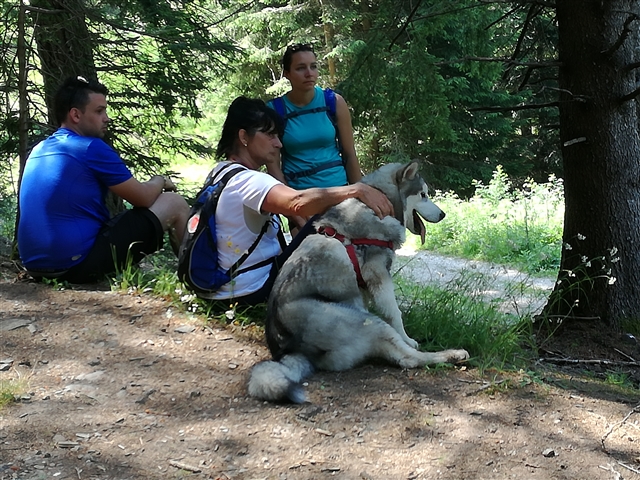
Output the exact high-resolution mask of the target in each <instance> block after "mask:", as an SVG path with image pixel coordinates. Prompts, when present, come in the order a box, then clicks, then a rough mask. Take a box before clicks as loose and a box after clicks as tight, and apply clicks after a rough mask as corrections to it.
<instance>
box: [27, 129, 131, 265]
mask: <svg viewBox="0 0 640 480" xmlns="http://www.w3.org/2000/svg"><path fill="white" fill-rule="evenodd" d="M131 176H132V175H131V172H130V171H129V169H128V168H127V167H126V165H125V164H124V163H123V162H122V160H121V159H120V156H119V155H118V154H117V153H116V151H115V150H114V149H113V148H111V147H110V146H109V145H107V144H106V143H105V142H104V141H103V140H102V139H100V138H96V137H85V136H82V135H78V134H77V133H75V132H73V131H72V130H69V129H66V128H60V129H58V130H57V131H56V132H55V133H54V134H53V135H51V136H50V137H49V138H47V139H46V140H44V141H42V142H40V143H39V144H38V145H36V147H35V148H34V149H33V151H32V152H31V154H30V155H29V158H28V159H27V162H26V165H25V168H24V172H23V175H22V182H21V184H20V221H19V223H18V250H19V252H20V258H21V260H22V263H23V264H24V266H25V267H26V268H27V269H31V270H66V269H68V268H70V267H72V266H74V265H76V264H78V263H80V262H81V261H82V260H83V259H84V257H85V255H86V254H87V253H89V250H90V249H91V247H92V246H93V244H94V242H95V239H96V237H97V236H98V232H99V230H100V229H101V228H102V227H103V225H104V224H105V223H106V222H107V221H108V220H109V211H108V209H107V207H106V204H105V197H106V194H107V191H108V187H111V186H113V185H118V184H120V183H122V182H125V181H127V180H129V179H130V178H131Z"/></svg>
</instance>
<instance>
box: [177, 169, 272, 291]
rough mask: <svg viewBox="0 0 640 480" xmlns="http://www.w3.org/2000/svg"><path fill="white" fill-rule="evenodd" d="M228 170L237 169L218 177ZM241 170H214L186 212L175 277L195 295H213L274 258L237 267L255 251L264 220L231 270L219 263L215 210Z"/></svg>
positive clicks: (263, 228) (263, 231) (263, 230)
mask: <svg viewBox="0 0 640 480" xmlns="http://www.w3.org/2000/svg"><path fill="white" fill-rule="evenodd" d="M229 167H236V168H232V169H231V170H229V171H228V172H226V173H225V174H224V175H223V176H222V178H220V174H221V173H222V172H223V171H224V170H227V169H228V168H229ZM243 170H246V168H245V167H243V166H241V165H238V164H236V163H231V164H229V165H225V166H224V167H222V168H221V169H219V170H218V171H216V169H213V170H212V171H211V172H210V173H209V175H208V176H207V180H206V181H205V184H204V186H203V187H202V189H201V190H200V192H199V193H198V195H197V197H196V200H195V203H194V204H193V206H192V207H191V211H190V212H189V219H188V221H187V229H186V231H185V235H184V238H183V240H182V245H180V250H179V252H178V278H179V279H180V280H181V281H182V282H183V283H184V284H185V285H186V286H187V287H189V288H190V289H191V290H192V291H194V292H195V293H196V294H200V295H202V294H205V295H206V294H212V293H215V292H216V291H217V290H218V289H219V288H220V287H222V286H223V285H225V284H227V283H229V282H230V281H231V280H232V279H233V278H235V276H236V275H239V274H240V273H243V272H246V271H249V270H254V269H256V268H260V267H263V266H265V265H268V264H269V263H271V262H272V261H273V259H268V260H265V261H262V262H259V263H257V264H256V265H252V266H250V267H248V268H246V269H242V270H241V269H240V265H242V263H243V262H244V261H245V260H246V259H247V258H248V257H249V255H251V253H252V252H253V251H254V250H255V248H256V247H257V246H258V243H260V239H261V238H262V236H263V235H264V233H265V232H266V231H267V228H268V227H269V224H270V223H271V222H270V221H266V222H265V223H264V226H263V227H262V230H261V231H260V234H259V235H258V237H257V238H256V240H255V241H254V242H253V244H252V245H251V247H249V249H248V250H247V251H246V252H245V253H244V255H242V256H241V257H240V258H239V259H238V261H237V262H236V263H234V264H233V265H232V266H231V268H229V269H228V270H225V269H223V268H222V267H220V264H219V263H218V245H217V240H216V208H217V207H218V200H219V199H220V195H221V194H222V190H223V189H224V187H225V186H226V185H227V182H228V181H229V180H230V179H231V177H233V176H234V175H236V174H237V173H240V172H241V171H243ZM216 178H220V180H216ZM279 234H281V232H279ZM279 238H280V237H279Z"/></svg>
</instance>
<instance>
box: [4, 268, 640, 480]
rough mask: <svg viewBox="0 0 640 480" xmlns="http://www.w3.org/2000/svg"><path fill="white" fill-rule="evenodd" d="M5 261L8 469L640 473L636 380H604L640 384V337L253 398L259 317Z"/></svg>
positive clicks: (342, 376) (170, 473) (378, 374)
mask: <svg viewBox="0 0 640 480" xmlns="http://www.w3.org/2000/svg"><path fill="white" fill-rule="evenodd" d="M0 272H2V273H1V277H2V278H1V280H0V381H9V380H13V381H19V382H21V383H22V384H23V385H24V386H25V389H24V393H23V394H22V395H20V398H19V399H18V401H17V402H14V403H11V404H10V405H9V406H7V407H5V408H4V409H2V410H0V480H5V479H6V480H8V479H28V480H36V479H59V480H62V479H66V480H71V479H74V480H83V479H101V480H107V479H118V480H124V479H167V478H168V479H171V478H195V479H292V480H293V479H323V478H330V477H333V478H340V479H452V480H453V479H455V480H460V479H474V480H475V479H477V480H480V479H487V480H489V479H492V480H497V479H507V478H519V479H535V478H538V479H589V480H591V479H607V480H609V479H623V478H624V479H633V478H638V479H640V404H639V402H640V394H638V395H634V394H633V392H632V393H631V394H630V393H629V392H628V391H624V392H623V391H622V390H618V389H617V388H616V387H615V386H612V385H609V386H606V385H603V384H602V383H598V382H596V381H595V380H596V379H597V378H599V377H600V376H602V375H603V374H604V372H606V371H607V370H609V369H613V368H614V367H617V368H618V371H620V369H623V370H624V369H626V370H627V371H628V372H629V377H630V378H631V379H632V380H633V381H635V384H636V386H637V385H638V384H639V383H640V382H639V377H638V371H639V370H640V369H639V368H638V363H637V362H636V361H635V359H640V348H639V347H638V345H637V343H634V340H633V339H632V338H631V339H630V338H628V337H620V338H619V339H602V338H601V339H599V340H598V341H597V342H594V341H593V340H588V341H587V340H585V339H583V338H580V337H578V336H577V334H576V335H574V336H570V337H568V338H567V339H565V341H564V343H562V344H555V345H554V344H549V345H548V346H547V349H546V350H545V351H544V352H543V353H542V355H543V356H545V357H552V358H559V356H561V355H564V356H567V355H568V356H571V357H572V358H573V359H581V360H603V359H607V360H608V361H610V362H615V365H613V364H609V365H607V364H605V363H602V362H600V363H585V362H583V363H575V364H571V363H568V364H565V365H562V364H557V363H551V362H546V361H541V362H539V363H538V364H536V365H534V366H532V368H531V371H530V372H521V373H519V374H512V375H505V374H495V373H487V374H485V375H484V376H481V375H480V374H479V373H478V371H476V370H475V369H473V368H470V367H464V366H462V367H459V368H456V369H454V370H444V371H443V370H439V371H435V372H434V371H433V370H432V371H425V370H422V371H407V370H401V369H397V368H393V367H389V366H386V365H380V364H376V365H365V366H362V367H360V368H357V369H355V370H352V371H349V372H344V373H319V374H316V375H315V376H313V377H312V378H311V379H310V381H309V385H308V386H307V387H306V388H307V392H308V396H309V398H310V403H307V404H303V405H273V404H266V403H262V402H258V401H256V400H254V399H251V398H249V397H248V396H247V394H246V388H245V382H246V379H247V375H248V372H249V370H250V368H251V366H252V365H254V364H255V363H256V362H257V361H259V360H262V359H265V358H267V357H268V351H267V348H266V345H265V342H264V341H263V339H262V337H261V335H260V331H259V329H256V328H254V327H238V326H233V325H227V326H225V325H221V324H208V325H204V324H203V321H202V320H199V319H195V318H193V317H190V316H189V315H187V314H185V313H183V312H181V311H180V310H179V309H177V308H175V307H172V306H171V305H170V304H169V303H167V302H165V301H163V300H161V299H157V298H152V297H150V296H147V295H128V294H122V293H113V292H110V291H108V289H107V288H106V287H105V286H102V287H100V286H98V287H95V286H93V287H86V288H81V287H77V288H73V289H69V290H62V291H60V290H54V289H53V288H51V287H48V286H46V285H42V284H36V283H33V282H31V281H28V280H26V279H24V278H20V277H19V276H18V275H16V272H15V270H13V267H12V266H11V264H10V263H8V262H6V261H5V262H4V263H3V268H2V269H1V270H0ZM605 340H606V341H605ZM616 349H617V350H618V351H616ZM634 362H635V365H634V364H633V363H634ZM587 369H588V371H587Z"/></svg>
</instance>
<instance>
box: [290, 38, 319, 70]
mask: <svg viewBox="0 0 640 480" xmlns="http://www.w3.org/2000/svg"><path fill="white" fill-rule="evenodd" d="M298 52H311V53H313V54H314V55H315V54H316V52H314V51H313V47H312V46H311V44H309V43H296V44H295V45H289V46H288V47H287V49H286V50H285V52H284V55H283V56H282V70H284V71H285V72H288V71H289V69H290V68H291V59H292V57H293V54H294V53H298Z"/></svg>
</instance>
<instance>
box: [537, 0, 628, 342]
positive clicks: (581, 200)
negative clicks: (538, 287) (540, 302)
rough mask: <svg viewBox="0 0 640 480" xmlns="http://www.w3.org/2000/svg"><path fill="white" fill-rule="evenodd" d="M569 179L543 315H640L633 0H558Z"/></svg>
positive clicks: (618, 319) (611, 323)
mask: <svg viewBox="0 0 640 480" xmlns="http://www.w3.org/2000/svg"><path fill="white" fill-rule="evenodd" d="M556 11H557V18H558V35H559V56H560V61H561V64H562V66H561V67H560V76H559V87H560V92H561V94H560V140H561V142H562V146H561V148H562V158H563V166H564V181H565V218H564V234H563V250H562V258H561V266H560V273H559V275H558V282H557V284H556V287H555V289H554V291H553V293H552V294H551V296H550V299H549V302H548V304H547V305H546V307H545V310H544V312H543V313H544V314H547V315H560V316H567V317H569V318H576V319H580V318H583V317H595V318H598V319H600V320H602V321H604V322H605V324H606V325H607V326H608V327H610V328H611V329H612V330H614V331H617V330H619V329H620V328H621V326H623V325H624V324H625V322H627V321H638V319H640V295H639V294H638V288H639V287H640V254H639V253H638V252H639V251H640V250H639V248H638V246H639V245H640V215H639V213H640V212H639V207H640V189H639V187H640V162H639V160H640V158H639V156H640V138H639V136H638V117H637V115H638V113H637V110H636V108H635V102H634V101H633V100H632V99H631V100H630V99H625V98H624V97H625V96H626V95H628V94H630V93H631V92H633V91H634V90H635V89H636V83H635V71H634V70H632V69H628V68H625V67H626V66H628V65H630V64H631V63H633V62H635V61H638V58H637V57H636V56H634V47H635V46H636V45H637V44H638V43H637V42H638V27H639V24H640V21H639V19H638V16H637V14H635V13H633V12H638V7H637V1H636V0H609V1H606V2H605V1H601V0H557V2H556Z"/></svg>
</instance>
